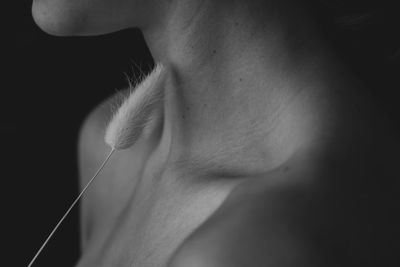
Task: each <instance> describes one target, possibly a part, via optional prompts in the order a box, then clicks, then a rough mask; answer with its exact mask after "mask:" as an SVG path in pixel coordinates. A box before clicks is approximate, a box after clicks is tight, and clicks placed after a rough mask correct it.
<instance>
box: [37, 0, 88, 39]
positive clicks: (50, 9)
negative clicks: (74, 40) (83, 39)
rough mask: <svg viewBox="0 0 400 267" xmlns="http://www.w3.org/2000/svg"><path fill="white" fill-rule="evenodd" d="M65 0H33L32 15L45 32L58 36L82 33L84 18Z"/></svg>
mask: <svg viewBox="0 0 400 267" xmlns="http://www.w3.org/2000/svg"><path fill="white" fill-rule="evenodd" d="M71 6H73V5H67V4H66V1H65V0H33V4H32V16H33V19H34V21H35V23H36V24H37V25H38V26H39V28H40V29H42V30H43V31H44V32H46V33H48V34H51V35H56V36H69V35H81V34H82V32H83V28H84V27H83V26H84V23H83V22H84V18H83V17H82V16H81V15H79V12H78V13H75V12H73V11H74V10H72V9H71Z"/></svg>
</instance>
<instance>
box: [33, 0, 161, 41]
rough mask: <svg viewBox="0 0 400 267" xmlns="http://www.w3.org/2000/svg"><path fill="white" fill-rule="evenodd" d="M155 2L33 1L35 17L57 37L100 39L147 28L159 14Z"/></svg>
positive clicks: (44, 28)
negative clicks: (91, 37) (112, 33)
mask: <svg viewBox="0 0 400 267" xmlns="http://www.w3.org/2000/svg"><path fill="white" fill-rule="evenodd" d="M154 2H155V1H151V0H150V1H145V0H33V5H32V16H33V18H34V20H35V22H36V24H37V25H38V26H39V27H40V28H41V29H42V30H43V31H45V32H47V33H49V34H52V35H57V36H70V35H97V34H105V33H109V32H114V31H118V30H121V29H125V28H132V27H144V26H145V25H146V24H148V23H150V22H151V21H152V17H153V15H154V14H155V13H156V12H155V9H156V7H155V6H154V5H153V3H154Z"/></svg>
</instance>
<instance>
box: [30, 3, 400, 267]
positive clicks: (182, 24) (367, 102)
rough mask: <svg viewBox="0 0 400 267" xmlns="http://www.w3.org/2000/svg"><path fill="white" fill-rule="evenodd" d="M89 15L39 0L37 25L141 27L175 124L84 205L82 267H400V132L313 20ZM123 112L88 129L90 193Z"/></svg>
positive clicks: (101, 115)
mask: <svg viewBox="0 0 400 267" xmlns="http://www.w3.org/2000/svg"><path fill="white" fill-rule="evenodd" d="M160 2H161V1H160ZM282 2H284V3H282ZM294 2H295V1H294ZM49 3H52V4H49ZM76 3H77V1H64V0H57V1H49V2H47V1H43V0H42V1H35V2H34V8H33V14H34V16H35V20H36V21H37V22H38V24H39V25H40V26H41V27H42V28H43V29H44V30H46V31H48V32H50V33H52V34H57V35H81V34H98V33H106V32H110V31H114V30H117V29H121V28H126V27H140V28H141V29H142V31H143V33H144V36H145V39H146V42H147V44H148V45H149V48H150V50H151V52H152V54H153V57H154V59H155V61H157V62H162V63H164V64H165V65H166V66H168V68H169V75H168V79H167V82H166V85H165V90H166V91H167V92H169V94H168V97H167V99H166V101H165V103H164V106H163V107H162V111H163V112H164V121H163V122H162V123H160V125H158V126H157V127H156V128H155V129H154V132H153V134H152V135H151V136H150V138H147V139H146V138H142V139H140V140H139V142H138V143H137V144H135V145H134V146H133V147H132V148H130V149H129V150H127V151H123V152H119V153H117V154H116V156H115V157H114V158H113V159H112V160H111V162H110V164H109V165H108V166H107V168H106V169H105V170H104V172H103V173H102V174H101V176H100V177H99V178H98V180H97V181H96V183H95V184H94V186H93V188H92V189H91V190H90V192H89V193H88V194H87V196H86V197H85V199H84V201H83V204H82V248H83V251H82V252H83V254H82V258H81V260H80V262H79V263H78V266H79V267H86V266H135V267H136V266H169V267H180V266H189V267H192V266H193V267H197V266H218V267H224V266H277V267H286V266H288V267H292V266H378V265H380V266H391V265H390V264H393V266H396V265H397V264H398V263H399V259H398V258H396V254H395V251H397V250H398V249H399V248H398V245H397V247H395V241H396V240H398V238H399V233H398V232H399V230H398V228H397V225H398V221H396V219H395V218H396V216H395V214H396V212H398V209H399V204H398V203H399V190H400V189H399V182H398V179H396V175H397V174H396V170H397V168H396V167H395V166H396V163H397V162H396V152H397V151H398V150H399V144H398V141H397V139H398V136H399V134H398V133H396V132H395V130H394V129H393V128H392V127H391V123H390V122H389V121H388V120H387V119H386V118H385V117H384V116H383V115H382V114H381V113H380V111H379V109H377V108H376V107H375V105H374V103H373V101H372V100H371V99H370V98H369V97H368V95H366V94H365V92H364V91H363V89H362V88H360V86H359V84H358V83H357V82H356V81H355V79H354V78H353V77H352V76H351V74H350V73H348V72H347V71H346V70H345V68H344V67H343V66H342V65H341V63H340V61H338V60H337V58H336V57H335V56H334V53H333V52H332V51H331V50H330V48H329V45H328V44H326V43H324V42H323V40H320V38H319V37H318V33H317V31H316V30H315V29H314V26H313V25H314V24H313V23H314V22H313V21H311V20H310V19H309V18H308V16H307V11H306V9H305V8H303V7H301V6H300V5H299V4H298V3H297V4H295V3H291V1H287V2H285V1H251V3H245V1H208V0H206V1H200V0H188V1H162V2H161V3H158V2H157V1H147V2H146V3H142V1H129V0H121V1H117V3H118V4H115V2H113V1H111V0H109V1H108V0H91V1H89V0H87V1H80V2H79V3H83V4H79V5H78V4H76ZM289 4H290V5H289ZM297 5H299V6H297ZM82 6H83V7H84V8H83V7H82ZM67 7H68V8H67ZM88 7H93V8H88ZM100 7H103V9H102V8H100ZM110 9H113V10H114V12H105V11H106V10H110ZM60 10H61V11H60ZM63 10H68V12H70V13H68V12H63ZM127 10H129V11H130V13H129V12H127ZM56 11H57V12H61V13H57V12H56ZM135 12H136V13H135ZM35 14H36V15H35ZM43 14H47V15H46V16H44V15H43ZM49 14H50V15H49ZM60 14H61V15H60ZM71 14H74V16H75V17H74V16H72V15H71ZM116 14H117V15H116ZM118 14H121V15H120V16H118ZM125 14H126V15H125ZM113 16H116V17H118V19H113V18H114V17H113ZM110 20H111V21H114V23H112V25H110V23H107V21H110ZM109 102H110V101H108V102H107V103H105V104H104V105H102V106H100V107H99V108H98V109H96V110H95V111H94V112H93V113H92V114H91V115H90V116H89V117H88V119H87V121H86V123H85V125H84V126H83V128H82V134H81V140H80V146H79V148H80V165H81V179H82V184H84V183H85V181H86V180H87V179H88V178H90V176H91V175H92V174H93V173H94V171H95V169H96V168H97V167H98V165H99V164H100V162H101V161H102V160H103V159H104V158H105V156H106V154H107V152H108V150H109V149H108V148H107V147H106V146H105V144H104V142H103V134H104V125H105V121H106V120H107V118H109V113H110V109H109V105H110V103H109ZM397 176H398V175H397ZM390 249H392V250H390ZM392 253H393V254H392ZM395 260H397V263H396V262H395Z"/></svg>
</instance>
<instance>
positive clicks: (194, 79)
mask: <svg viewBox="0 0 400 267" xmlns="http://www.w3.org/2000/svg"><path fill="white" fill-rule="evenodd" d="M192 1H193V2H195V3H197V5H196V4H187V5H182V4H174V3H175V2H172V4H171V6H168V7H167V8H168V11H167V14H168V15H167V16H166V17H165V19H164V21H163V22H164V23H160V24H159V25H160V26H158V27H156V26H153V27H152V28H149V29H144V30H143V32H144V36H145V39H146V41H147V43H148V45H149V47H150V50H151V52H152V54H153V56H154V58H155V61H157V62H162V63H164V64H166V65H168V66H169V67H170V69H171V76H170V79H169V81H168V83H167V88H166V90H167V93H171V92H172V91H173V92H174V93H173V94H170V95H171V96H172V98H171V97H169V98H167V101H169V105H170V106H172V109H173V110H174V112H167V113H166V116H165V120H166V121H167V122H168V123H171V124H173V125H174V126H173V129H174V133H171V136H172V139H173V146H172V147H171V149H172V150H173V153H176V154H175V155H176V157H175V158H177V159H178V160H177V161H179V162H181V163H184V165H185V166H194V167H193V168H197V169H212V170H215V171H216V172H231V173H243V174H245V173H247V172H248V173H257V172H266V171H269V170H271V169H273V168H274V167H277V166H279V165H280V164H282V163H283V162H285V161H286V160H288V159H289V158H290V157H291V156H292V155H293V154H294V153H295V152H296V151H297V150H299V149H301V148H303V147H307V146H309V145H311V143H313V142H314V141H315V140H316V139H318V134H319V133H320V132H322V131H324V130H326V129H323V128H324V127H329V126H325V124H326V123H323V121H324V119H326V116H329V115H330V114H328V113H329V112H330V110H331V106H334V104H333V102H334V100H330V99H333V98H332V94H331V92H330V89H329V88H332V87H334V85H333V83H332V82H331V80H332V79H333V78H332V77H331V76H332V75H331V74H330V73H331V72H333V71H334V70H335V68H333V67H332V65H333V63H332V62H333V61H332V60H331V59H329V56H328V54H327V53H326V52H325V51H324V46H323V45H322V42H320V41H319V40H318V39H317V38H316V35H315V34H314V31H313V27H312V24H311V23H310V22H309V21H307V20H306V19H305V18H306V16H302V15H301V14H302V12H299V8H297V7H296V8H297V9H298V10H289V9H288V8H287V7H285V6H283V5H279V3H274V4H270V5H268V6H266V5H265V4H262V3H264V2H263V1H229V3H224V2H225V1H208V0H206V1H196V0H192ZM177 2H178V3H179V1H177ZM247 2H251V3H247ZM266 2H268V1H266ZM270 2H274V1H270ZM277 2H279V1H277ZM293 9H294V7H293ZM294 14H295V15H294Z"/></svg>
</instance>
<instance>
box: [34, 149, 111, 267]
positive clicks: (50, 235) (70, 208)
mask: <svg viewBox="0 0 400 267" xmlns="http://www.w3.org/2000/svg"><path fill="white" fill-rule="evenodd" d="M114 151H115V148H112V149H111V151H110V153H109V154H108V156H107V158H106V159H105V160H104V161H103V163H102V164H101V166H100V168H99V169H98V170H97V172H96V173H95V175H94V176H93V177H92V179H90V181H89V182H88V183H87V184H86V186H85V187H84V188H83V190H82V191H81V193H80V194H79V195H78V197H77V198H76V199H75V200H74V202H73V203H72V204H71V206H70V207H69V208H68V210H67V211H66V212H65V214H64V215H63V216H62V218H61V219H60V221H59V222H58V223H57V225H56V226H55V227H54V229H53V231H51V233H50V234H49V236H48V237H47V239H46V241H44V243H43V245H42V246H41V247H40V249H39V250H38V252H37V253H36V255H35V256H34V257H33V259H32V260H31V262H30V263H29V265H28V267H31V266H32V264H33V263H34V262H35V260H36V258H37V257H38V256H39V254H40V252H42V250H43V249H44V247H45V246H46V244H47V243H48V242H49V240H50V239H51V237H52V236H53V235H54V233H55V232H56V231H57V229H58V227H60V225H61V223H62V222H63V221H64V219H65V218H66V217H67V216H68V214H69V213H70V212H71V210H72V209H73V208H74V206H75V205H76V203H78V201H79V199H80V198H81V197H82V196H83V194H84V193H85V191H86V190H87V189H88V188H89V186H90V184H91V183H92V182H93V181H94V179H95V178H96V177H97V175H98V174H99V173H100V171H101V170H102V169H103V168H104V166H105V165H106V163H107V162H108V160H109V159H110V157H111V155H112V154H113V153H114Z"/></svg>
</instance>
